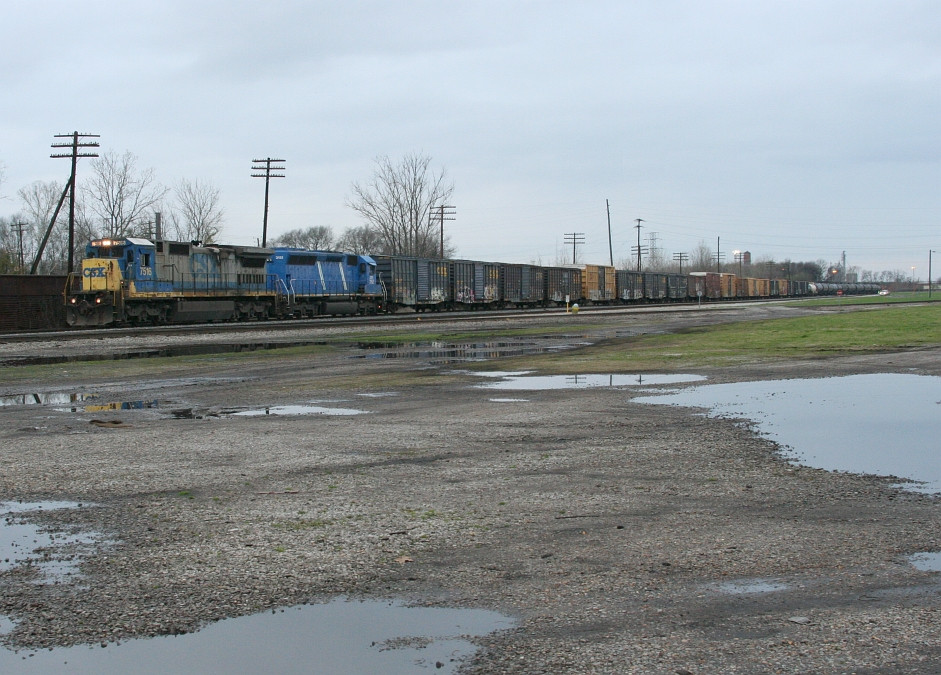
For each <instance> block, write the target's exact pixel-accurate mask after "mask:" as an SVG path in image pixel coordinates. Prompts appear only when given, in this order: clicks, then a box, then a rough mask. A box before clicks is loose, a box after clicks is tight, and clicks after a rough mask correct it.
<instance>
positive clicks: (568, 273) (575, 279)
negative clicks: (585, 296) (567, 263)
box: [545, 267, 582, 304]
mask: <svg viewBox="0 0 941 675" xmlns="http://www.w3.org/2000/svg"><path fill="white" fill-rule="evenodd" d="M545 281H546V294H545V295H546V300H547V301H548V302H554V303H556V304H561V303H565V302H573V303H574V302H579V301H580V300H582V270H581V268H580V267H546V268H545Z"/></svg>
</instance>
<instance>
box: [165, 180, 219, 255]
mask: <svg viewBox="0 0 941 675" xmlns="http://www.w3.org/2000/svg"><path fill="white" fill-rule="evenodd" d="M174 195H175V197H176V205H175V206H176V208H175V209H174V210H173V211H172V212H171V214H170V227H171V229H172V234H173V236H175V237H176V238H177V239H178V240H179V241H201V242H203V243H204V244H209V243H212V242H214V241H215V240H216V237H218V236H219V233H220V232H221V231H222V224H223V220H224V214H223V211H222V207H221V206H220V204H219V190H218V189H217V188H216V187H214V186H213V185H211V184H209V183H200V182H199V179H197V180H194V181H189V180H186V179H185V178H184V179H183V180H181V181H180V182H179V183H178V184H177V186H176V188H174Z"/></svg>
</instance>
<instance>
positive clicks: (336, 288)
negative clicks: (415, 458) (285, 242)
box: [66, 237, 879, 326]
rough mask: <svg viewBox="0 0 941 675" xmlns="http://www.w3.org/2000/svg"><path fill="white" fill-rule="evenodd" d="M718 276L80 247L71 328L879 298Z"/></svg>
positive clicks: (254, 251)
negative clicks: (825, 296)
mask: <svg viewBox="0 0 941 675" xmlns="http://www.w3.org/2000/svg"><path fill="white" fill-rule="evenodd" d="M878 290H879V286H878V284H812V283H808V282H803V281H789V280H786V279H756V278H750V277H740V276H736V275H734V274H726V273H718V272H715V273H714V272H693V273H691V274H661V273H653V272H645V273H642V272H636V271H631V270H619V269H616V268H615V267H613V266H608V265H561V266H544V265H526V264H513V263H496V262H484V261H477V260H449V259H441V258H420V257H412V256H398V255H377V256H375V257H370V256H366V255H355V254H350V253H339V252H331V251H309V250H305V249H299V248H287V247H274V248H259V247H251V246H230V245H221V244H220V245H217V244H211V245H203V244H201V243H200V242H195V241H194V242H179V241H167V240H157V241H150V240H148V239H142V238H134V237H128V238H124V239H97V240H94V241H92V242H90V243H89V244H88V245H87V246H86V247H85V257H84V258H83V260H82V265H81V272H80V273H76V274H73V275H70V277H69V280H68V282H67V285H66V321H67V323H68V324H69V325H70V326H108V325H119V324H144V323H152V324H162V323H196V322H211V321H240V320H253V319H283V318H295V317H314V316H320V315H352V314H360V315H366V314H377V313H380V312H396V311H400V310H410V311H416V312H425V311H448V310H473V309H499V308H523V307H549V306H561V305H567V304H569V303H571V304H580V305H582V306H585V305H608V304H624V303H640V302H688V301H697V300H698V301H703V300H723V299H727V300H731V299H762V298H775V297H801V296H805V295H814V294H817V293H837V292H845V293H876V292H877V291H878Z"/></svg>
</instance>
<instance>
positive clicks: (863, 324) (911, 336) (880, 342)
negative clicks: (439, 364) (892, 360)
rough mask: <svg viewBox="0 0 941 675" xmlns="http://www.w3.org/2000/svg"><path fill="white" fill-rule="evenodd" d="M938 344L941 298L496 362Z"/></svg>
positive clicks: (542, 366)
mask: <svg viewBox="0 0 941 675" xmlns="http://www.w3.org/2000/svg"><path fill="white" fill-rule="evenodd" d="M939 345H941V304H938V305H935V304H932V305H904V306H903V305H897V306H885V307H878V308H874V309H873V310H872V311H855V312H847V313H836V314H833V313H827V314H822V315H820V316H809V317H801V318H794V319H772V320H766V321H755V322H741V323H732V324H721V325H717V326H708V327H701V328H691V329H689V330H685V331H681V332H679V333H675V334H669V335H648V336H642V337H638V338H623V339H613V340H606V341H604V342H602V343H599V344H597V345H594V346H591V347H586V348H583V349H579V350H572V351H569V352H561V353H558V354H551V355H546V356H540V357H525V358H514V359H508V360H504V361H501V362H500V367H501V369H504V370H517V369H530V370H538V371H540V372H545V373H551V372H555V373H590V372H604V373H617V372H628V371H637V370H677V369H680V368H688V367H693V366H733V365H736V364H742V363H747V362H758V361H769V360H776V359H789V358H820V357H825V356H832V355H837V354H859V353H878V352H887V351H893V350H899V349H909V348H917V347H928V346H939ZM491 367H492V366H491Z"/></svg>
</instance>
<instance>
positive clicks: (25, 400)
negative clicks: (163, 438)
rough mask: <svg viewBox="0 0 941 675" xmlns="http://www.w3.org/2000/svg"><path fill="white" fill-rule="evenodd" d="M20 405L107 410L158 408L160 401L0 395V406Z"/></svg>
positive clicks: (72, 396)
mask: <svg viewBox="0 0 941 675" xmlns="http://www.w3.org/2000/svg"><path fill="white" fill-rule="evenodd" d="M20 405H52V406H58V407H56V408H54V410H55V411H57V412H73V413H74V412H102V411H107V410H145V409H147V408H159V407H160V405H161V404H160V401H156V400H150V401H146V400H137V401H103V400H102V399H101V396H100V395H99V394H64V393H61V392H53V393H42V394H39V393H37V394H17V395H14V396H3V397H0V408H2V407H5V406H6V407H8V406H20Z"/></svg>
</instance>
